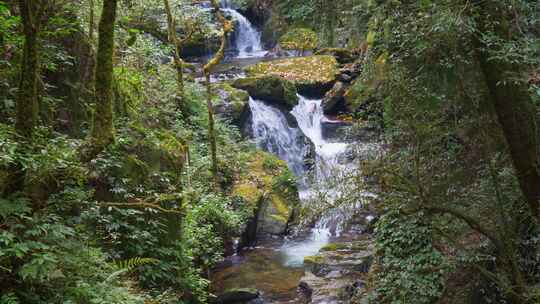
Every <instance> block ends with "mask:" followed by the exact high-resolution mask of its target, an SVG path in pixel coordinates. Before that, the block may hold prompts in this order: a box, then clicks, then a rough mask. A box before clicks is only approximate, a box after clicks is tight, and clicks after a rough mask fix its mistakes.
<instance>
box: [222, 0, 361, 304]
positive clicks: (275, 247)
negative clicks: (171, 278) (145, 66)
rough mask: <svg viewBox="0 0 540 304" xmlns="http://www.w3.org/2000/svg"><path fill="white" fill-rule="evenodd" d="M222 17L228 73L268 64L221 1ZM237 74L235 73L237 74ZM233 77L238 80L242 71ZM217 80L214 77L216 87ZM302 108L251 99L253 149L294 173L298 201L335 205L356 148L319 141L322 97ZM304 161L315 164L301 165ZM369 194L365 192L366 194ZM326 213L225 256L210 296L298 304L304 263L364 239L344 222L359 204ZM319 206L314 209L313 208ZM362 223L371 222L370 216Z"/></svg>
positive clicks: (255, 37) (250, 30) (246, 26)
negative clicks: (228, 32) (228, 45)
mask: <svg viewBox="0 0 540 304" xmlns="http://www.w3.org/2000/svg"><path fill="white" fill-rule="evenodd" d="M221 5H222V9H223V11H224V12H225V13H226V14H227V15H228V16H230V17H232V18H233V19H234V20H235V21H236V24H237V26H235V30H236V32H235V34H234V36H233V37H234V39H233V40H234V41H233V44H234V47H235V49H236V51H237V52H236V54H237V55H236V56H235V57H234V58H228V59H227V60H226V62H225V63H224V65H226V66H227V67H229V68H230V67H231V66H235V65H242V63H243V62H249V63H250V64H251V63H255V62H258V61H262V60H266V59H265V58H264V55H265V54H266V52H265V51H264V50H263V48H262V43H261V35H260V32H259V31H258V30H257V29H256V28H255V27H254V26H253V25H252V24H251V23H250V22H249V20H247V18H245V17H244V16H242V15H241V14H240V13H239V12H238V11H237V10H235V8H234V7H233V6H232V5H231V3H230V2H229V1H226V0H223V1H221ZM238 70H240V68H238ZM237 77H243V76H242V74H241V73H239V75H237ZM218 80H219V79H216V81H218ZM298 97H299V103H298V105H297V106H295V107H294V108H293V109H292V111H290V112H289V113H287V112H285V111H283V110H282V109H278V108H276V107H273V106H271V105H268V104H266V103H265V102H264V101H260V100H255V99H253V98H250V101H249V108H250V110H251V117H252V119H251V130H252V134H253V141H254V142H255V143H256V145H257V147H258V148H260V149H262V150H265V151H268V152H270V153H273V154H275V155H276V156H278V157H279V158H280V159H282V160H284V161H286V163H287V165H288V166H289V168H290V170H291V171H292V172H293V173H294V174H295V175H296V177H297V182H298V189H299V196H300V201H301V202H302V204H304V205H305V206H310V205H309V204H313V203H314V202H319V203H320V202H335V201H338V200H340V199H342V197H341V195H342V194H344V193H348V192H347V190H349V189H350V188H349V187H351V186H352V185H351V183H350V179H351V176H352V175H353V174H354V172H355V171H357V170H355V169H357V168H358V166H359V165H358V163H357V162H356V161H355V158H354V157H353V155H354V151H353V148H357V147H362V144H361V143H357V142H356V143H354V145H353V144H351V143H347V142H343V141H340V140H336V139H332V140H329V139H327V138H325V137H324V136H323V127H324V126H323V123H322V122H323V121H324V120H326V118H325V116H324V114H323V109H322V106H321V100H320V99H309V98H306V97H304V96H300V95H299V96H298ZM306 156H309V158H310V159H311V160H312V164H311V165H309V164H307V163H306V158H307V157H306ZM366 195H368V194H366ZM345 205H346V206H347V207H346V208H345V207H344V208H335V210H332V211H329V212H326V213H325V214H324V215H323V216H321V217H320V218H319V219H318V220H317V221H316V222H315V223H312V225H311V226H310V227H311V228H309V229H307V230H304V231H299V232H297V233H295V234H294V235H292V236H289V237H283V238H277V237H276V238H275V239H273V240H266V241H262V242H259V243H258V244H257V246H256V247H252V248H244V249H242V250H241V252H240V253H238V254H236V255H233V256H230V257H228V258H227V259H226V261H225V262H223V263H222V265H221V266H219V267H218V268H217V269H216V270H215V271H214V272H213V273H212V292H213V293H214V294H220V293H222V292H224V291H226V290H230V289H235V288H255V289H257V290H259V291H260V292H261V296H262V299H263V300H261V301H264V302H256V303H299V299H298V292H297V289H298V284H299V282H300V280H301V278H302V277H303V276H304V274H305V270H304V258H305V257H306V256H313V255H315V254H317V253H318V252H319V250H320V249H321V248H323V247H324V246H325V245H327V244H329V243H331V242H337V241H341V242H344V241H353V240H355V239H357V238H361V237H363V236H362V235H361V233H360V232H358V231H355V230H354V228H353V229H351V227H347V225H345V224H344V223H347V222H348V220H350V219H351V218H352V217H353V216H354V215H353V214H352V213H351V212H350V210H351V208H357V207H359V205H362V201H361V200H355V201H352V202H349V203H348V204H345ZM314 207H316V206H314ZM367 220H368V221H369V220H370V218H369V216H368V218H367Z"/></svg>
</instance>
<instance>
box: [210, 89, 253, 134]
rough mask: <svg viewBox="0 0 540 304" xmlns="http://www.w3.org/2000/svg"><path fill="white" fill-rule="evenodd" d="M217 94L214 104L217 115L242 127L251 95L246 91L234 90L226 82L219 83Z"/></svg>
mask: <svg viewBox="0 0 540 304" xmlns="http://www.w3.org/2000/svg"><path fill="white" fill-rule="evenodd" d="M215 92H216V95H215V96H214V98H213V99H214V100H213V104H214V110H215V112H216V114H218V115H219V116H220V117H222V118H225V119H228V120H230V121H231V122H233V123H235V124H237V125H242V124H243V120H244V118H245V117H246V116H247V115H246V111H247V108H248V104H249V94H248V93H247V92H246V91H243V90H239V89H236V88H233V87H232V86H231V85H230V84H228V83H226V82H221V83H218V84H217V85H216V89H215Z"/></svg>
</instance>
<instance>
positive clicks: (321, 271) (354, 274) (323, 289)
mask: <svg viewBox="0 0 540 304" xmlns="http://www.w3.org/2000/svg"><path fill="white" fill-rule="evenodd" d="M372 254H373V246H372V244H371V243H370V242H369V241H368V240H360V241H354V242H347V243H331V244H328V245H326V246H324V247H323V248H322V249H321V251H320V252H319V253H318V254H317V255H315V256H309V257H306V258H305V259H304V265H305V268H306V272H305V275H304V277H302V279H301V281H300V284H299V288H298V289H299V291H300V292H301V293H302V294H303V296H304V297H305V298H306V299H307V303H320V304H322V303H336V304H338V303H339V304H341V303H343V304H345V303H351V301H350V300H351V299H352V298H353V297H357V295H359V294H361V293H362V292H363V291H364V290H365V278H366V274H367V272H368V270H369V268H370V267H371V264H372V260H373V257H372Z"/></svg>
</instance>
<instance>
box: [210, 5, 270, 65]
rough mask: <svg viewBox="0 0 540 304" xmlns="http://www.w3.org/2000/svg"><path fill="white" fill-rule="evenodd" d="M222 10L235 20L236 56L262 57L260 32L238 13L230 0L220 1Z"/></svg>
mask: <svg viewBox="0 0 540 304" xmlns="http://www.w3.org/2000/svg"><path fill="white" fill-rule="evenodd" d="M221 7H222V10H223V11H224V12H225V13H226V14H228V15H230V16H231V17H232V18H233V19H234V20H235V21H236V24H235V28H234V31H235V41H234V46H235V49H236V50H238V56H237V58H250V57H262V56H264V54H265V53H266V52H264V50H263V47H262V43H261V33H260V32H259V31H258V30H257V29H256V28H255V27H254V26H253V24H251V22H249V20H248V19H247V18H246V17H244V16H243V15H242V14H240V13H239V12H238V11H237V10H236V9H234V7H233V6H232V4H231V3H230V1H227V0H222V1H221Z"/></svg>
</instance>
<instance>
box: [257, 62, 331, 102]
mask: <svg viewBox="0 0 540 304" xmlns="http://www.w3.org/2000/svg"><path fill="white" fill-rule="evenodd" d="M246 72H247V73H248V75H250V76H255V77H256V76H262V75H276V76H279V77H281V78H283V79H286V80H289V81H291V82H293V83H294V84H295V85H296V88H297V89H298V91H299V92H300V94H302V95H306V96H310V97H321V96H323V95H324V94H325V93H326V92H327V91H328V90H330V89H331V88H332V86H333V85H334V83H335V81H336V76H337V74H338V72H339V69H338V62H337V61H336V58H334V57H333V56H328V55H320V56H306V57H297V58H285V59H279V60H274V61H269V62H261V63H258V64H255V65H252V66H249V67H248V68H247V69H246Z"/></svg>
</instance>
